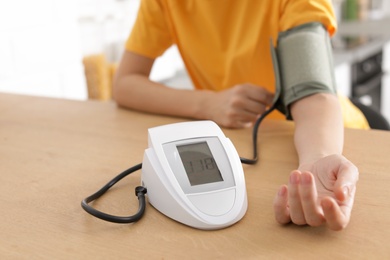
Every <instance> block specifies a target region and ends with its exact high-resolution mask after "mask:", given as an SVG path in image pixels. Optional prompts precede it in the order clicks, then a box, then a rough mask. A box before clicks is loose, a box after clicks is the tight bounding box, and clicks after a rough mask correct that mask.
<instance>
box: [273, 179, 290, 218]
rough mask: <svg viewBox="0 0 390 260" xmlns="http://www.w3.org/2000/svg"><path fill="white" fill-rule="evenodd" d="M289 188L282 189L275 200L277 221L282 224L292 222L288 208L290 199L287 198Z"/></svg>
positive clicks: (283, 187)
mask: <svg viewBox="0 0 390 260" xmlns="http://www.w3.org/2000/svg"><path fill="white" fill-rule="evenodd" d="M287 193H288V190H287V186H286V185H283V186H282V187H280V189H279V191H278V193H277V194H276V196H275V199H274V213H275V219H276V221H277V222H279V223H280V224H287V223H289V222H291V218H290V211H289V208H288V205H287V203H288V197H287Z"/></svg>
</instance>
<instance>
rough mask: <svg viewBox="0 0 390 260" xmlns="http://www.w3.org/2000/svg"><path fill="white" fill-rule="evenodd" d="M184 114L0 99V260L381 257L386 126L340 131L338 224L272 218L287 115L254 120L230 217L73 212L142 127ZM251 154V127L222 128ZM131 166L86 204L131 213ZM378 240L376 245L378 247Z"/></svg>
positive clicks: (289, 157)
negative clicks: (351, 188)
mask: <svg viewBox="0 0 390 260" xmlns="http://www.w3.org/2000/svg"><path fill="white" fill-rule="evenodd" d="M179 121H185V119H182V118H173V117H162V116H155V115H150V114H144V113H138V112H134V111H129V110H125V109H120V108H118V107H117V106H116V105H115V104H114V103H112V102H108V103H102V102H96V101H86V102H85V101H70V100H61V99H49V98H41V97H29V96H21V95H12V94H0V173H1V174H0V180H1V181H0V191H1V197H0V210H1V214H0V259H390V247H389V246H388V241H389V240H390V231H389V229H390V199H389V193H388V190H389V185H390V172H389V171H390V157H389V154H390V133H388V132H384V131H363V130H351V129H347V130H346V133H345V149H344V153H345V156H346V157H348V158H349V159H350V160H352V161H353V162H354V163H355V164H356V165H357V166H358V167H359V170H360V180H359V183H358V189H357V195H356V200H355V206H354V209H353V213H352V219H351V222H350V224H349V226H348V227H347V229H346V230H344V231H341V232H334V231H330V230H328V229H326V228H325V227H319V228H312V227H308V226H304V227H299V226H295V225H285V226H283V225H279V224H277V223H276V221H275V220H274V216H273V210H272V201H273V198H274V195H275V193H276V190H277V188H278V187H279V186H280V185H281V184H282V183H286V181H287V179H288V174H289V172H290V171H291V170H292V169H294V168H295V167H296V165H297V156H296V152H295V150H294V146H293V141H292V136H293V129H294V125H293V123H291V122H281V121H272V120H266V121H265V122H264V123H263V124H262V125H261V127H260V131H259V141H258V143H259V153H260V161H259V163H257V164H256V165H252V166H250V165H243V168H244V172H245V178H246V183H247V193H248V201H249V206H248V211H247V213H246V215H245V216H244V218H243V219H242V220H241V221H240V222H238V223H237V224H235V225H233V226H231V227H229V228H226V229H223V230H217V231H203V230H197V229H194V228H190V227H187V226H185V225H182V224H180V223H177V222H175V221H173V220H171V219H169V218H167V217H165V216H164V215H162V214H161V213H159V212H158V211H157V210H155V209H154V208H153V207H152V206H150V205H149V204H148V205H147V208H146V212H145V216H144V217H143V218H142V219H141V220H140V221H138V222H136V223H133V224H113V223H108V222H105V221H102V220H100V219H96V218H94V217H92V216H90V215H89V214H87V213H86V212H84V210H82V208H81V206H80V202H81V200H82V199H83V198H84V197H86V196H88V195H90V194H91V193H93V192H95V191H96V190H97V189H99V188H100V187H101V186H102V185H104V184H105V183H106V182H107V181H109V180H110V179H112V178H113V177H114V176H116V175H117V174H118V173H120V172H121V171H122V170H125V169H127V168H129V167H131V166H133V165H135V164H137V163H140V162H142V158H143V152H144V150H145V149H146V148H147V129H148V128H150V127H153V126H157V125H163V124H168V123H173V122H179ZM223 131H224V133H225V135H226V136H227V137H229V138H230V139H231V140H232V142H233V144H234V145H235V147H236V149H237V151H238V153H239V154H240V156H243V157H251V151H252V143H251V129H243V130H229V129H223ZM140 174H141V173H140V172H136V173H134V174H132V175H130V176H128V177H126V178H125V179H123V181H121V182H120V183H118V185H117V186H115V188H113V189H112V190H111V191H110V192H108V193H107V194H106V195H105V196H104V197H103V198H101V199H100V200H99V201H97V202H96V203H95V204H94V206H95V207H97V208H99V209H101V210H103V211H106V212H109V213H111V214H118V215H131V214H133V213H134V212H135V211H136V209H137V207H138V201H137V198H136V197H135V196H134V187H135V186H137V185H139V183H140ZM386 241H387V242H386Z"/></svg>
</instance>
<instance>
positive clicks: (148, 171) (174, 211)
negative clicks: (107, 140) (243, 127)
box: [141, 121, 248, 229]
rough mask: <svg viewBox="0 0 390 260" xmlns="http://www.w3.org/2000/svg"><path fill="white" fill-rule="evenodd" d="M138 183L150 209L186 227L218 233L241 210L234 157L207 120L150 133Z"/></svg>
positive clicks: (241, 182)
mask: <svg viewBox="0 0 390 260" xmlns="http://www.w3.org/2000/svg"><path fill="white" fill-rule="evenodd" d="M141 181H142V186H144V187H146V188H147V190H148V193H147V196H148V201H149V203H150V204H151V205H152V206H153V207H155V208H156V209H157V210H159V211H160V212H161V213H163V214H165V215H166V216H168V217H170V218H172V219H174V220H176V221H178V222H181V223H183V224H186V225H188V226H191V227H195V228H200V229H220V228H224V227H227V226H230V225H232V224H234V223H236V222H237V221H239V220H240V219H241V218H242V217H243V216H244V215H245V213H246V210H247V204H248V203H247V195H246V186H245V178H244V172H243V169H242V165H241V162H240V158H239V156H238V154H237V151H236V149H235V148H234V146H233V144H232V142H231V141H230V140H229V139H228V138H226V137H225V135H224V134H223V132H222V130H221V129H220V128H219V127H218V126H217V125H216V124H215V123H214V122H212V121H195V122H184V123H176V124H170V125H164V126H159V127H155V128H150V129H149V130H148V148H147V149H146V150H145V153H144V159H143V163H142V177H141Z"/></svg>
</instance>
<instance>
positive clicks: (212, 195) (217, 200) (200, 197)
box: [187, 188, 236, 216]
mask: <svg viewBox="0 0 390 260" xmlns="http://www.w3.org/2000/svg"><path fill="white" fill-rule="evenodd" d="M187 197H188V199H189V200H190V201H191V202H192V204H194V206H195V207H197V208H198V209H199V210H200V211H201V212H203V213H205V214H207V215H210V216H221V215H224V214H226V213H227V212H229V211H230V210H231V209H232V208H233V205H234V201H235V199H236V188H231V189H227V190H222V191H213V192H207V193H203V194H189V195H187Z"/></svg>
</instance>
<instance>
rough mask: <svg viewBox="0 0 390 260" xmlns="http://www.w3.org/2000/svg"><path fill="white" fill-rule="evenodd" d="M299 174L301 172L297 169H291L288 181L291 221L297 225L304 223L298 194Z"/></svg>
mask: <svg viewBox="0 0 390 260" xmlns="http://www.w3.org/2000/svg"><path fill="white" fill-rule="evenodd" d="M300 175H301V173H300V172H299V171H293V172H291V174H290V179H289V183H288V204H289V207H290V216H291V220H292V222H294V223H295V224H297V225H304V224H306V220H305V216H304V214H303V210H302V204H301V197H300V194H299V183H300V177H301V176H300Z"/></svg>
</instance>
